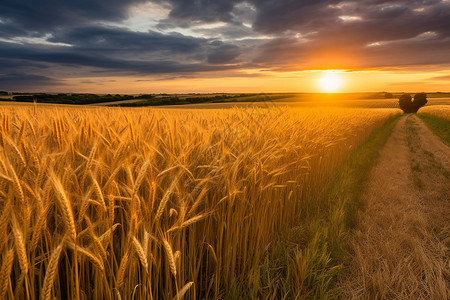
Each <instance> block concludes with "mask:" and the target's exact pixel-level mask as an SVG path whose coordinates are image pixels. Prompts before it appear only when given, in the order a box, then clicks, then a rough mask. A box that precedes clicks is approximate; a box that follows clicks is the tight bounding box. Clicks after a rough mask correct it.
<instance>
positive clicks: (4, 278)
mask: <svg viewBox="0 0 450 300" xmlns="http://www.w3.org/2000/svg"><path fill="white" fill-rule="evenodd" d="M2 257H3V263H2V268H1V269H0V299H5V295H6V292H7V290H8V279H9V276H10V274H11V267H12V265H13V261H14V250H12V249H9V250H8V251H7V252H6V254H5V255H2Z"/></svg>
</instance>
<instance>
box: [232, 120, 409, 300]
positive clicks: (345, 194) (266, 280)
mask: <svg viewBox="0 0 450 300" xmlns="http://www.w3.org/2000/svg"><path fill="white" fill-rule="evenodd" d="M401 116H402V115H397V116H393V117H390V118H389V119H388V120H386V121H385V123H384V124H383V125H382V126H381V127H379V128H377V129H375V130H374V131H373V132H372V133H371V134H370V135H369V136H368V137H367V139H366V140H365V141H364V142H363V143H362V144H361V145H360V146H359V147H357V148H355V149H354V150H353V151H351V152H350V153H349V155H348V157H347V158H346V159H345V160H344V162H343V163H342V164H341V166H340V167H339V168H338V170H337V172H336V175H335V176H334V180H332V183H331V184H330V186H329V187H328V188H326V189H325V192H324V193H323V195H322V196H321V197H319V198H309V199H307V200H306V201H305V203H304V205H305V209H304V211H303V213H302V214H301V215H300V216H299V222H298V225H296V226H294V227H292V228H289V229H286V230H285V231H284V232H281V233H280V234H279V237H278V238H277V239H276V240H275V241H274V242H272V244H271V245H270V246H269V247H268V249H267V255H266V256H265V257H264V259H263V260H262V262H261V264H260V265H259V266H257V267H255V268H254V269H253V270H252V271H251V272H250V274H247V278H245V279H243V281H244V282H243V283H239V284H235V286H234V287H233V289H232V290H231V291H230V292H229V293H228V295H227V297H226V299H238V298H242V297H243V296H244V297H248V298H252V299H255V298H259V299H277V298H283V299H284V298H288V299H336V298H339V295H340V291H339V288H338V287H337V285H336V283H337V281H338V278H339V276H343V275H344V274H345V273H346V265H348V264H347V261H348V259H349V258H348V257H346V256H345V253H346V249H347V237H348V235H349V233H350V230H351V229H352V228H354V226H355V225H356V222H357V220H356V215H357V212H358V211H359V210H360V209H361V208H362V203H361V202H360V196H361V194H362V190H363V188H364V185H365V183H366V181H367V180H368V178H369V174H370V171H371V169H372V168H373V167H374V166H375V164H376V162H377V159H378V157H379V152H380V150H381V149H382V148H383V146H384V145H385V144H386V142H387V140H388V138H389V137H390V135H391V133H392V132H393V130H394V128H395V125H396V124H397V122H398V121H399V119H400V118H401Z"/></svg>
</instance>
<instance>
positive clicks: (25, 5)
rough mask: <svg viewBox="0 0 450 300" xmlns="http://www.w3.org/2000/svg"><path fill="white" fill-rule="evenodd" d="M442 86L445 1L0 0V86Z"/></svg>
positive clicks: (449, 49) (162, 89) (178, 89)
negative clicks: (327, 80) (331, 78)
mask: <svg viewBox="0 0 450 300" xmlns="http://www.w3.org/2000/svg"><path fill="white" fill-rule="evenodd" d="M330 73H332V74H335V75H336V74H337V76H339V78H340V80H341V81H342V86H341V88H340V89H339V91H340V92H363V91H391V92H400V91H410V92H419V91H426V92H431V91H450V84H449V83H450V0H422V1H416V0H397V1H386V0H355V1H351V0H350V1H333V0H327V1H325V0H246V1H241V0H152V1H149V0H128V1H126V0H108V1H105V0H59V1H55V0H39V1H38V0H1V1H0V90H7V91H25V92H38V91H40V92H92V93H197V92H199V93H209V92H258V93H259V92H321V91H323V90H321V87H320V79H321V78H322V77H323V76H324V75H326V74H330Z"/></svg>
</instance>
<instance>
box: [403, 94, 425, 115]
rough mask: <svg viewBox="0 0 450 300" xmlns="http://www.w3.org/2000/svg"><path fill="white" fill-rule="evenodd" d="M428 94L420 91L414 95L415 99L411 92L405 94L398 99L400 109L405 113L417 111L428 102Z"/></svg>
mask: <svg viewBox="0 0 450 300" xmlns="http://www.w3.org/2000/svg"><path fill="white" fill-rule="evenodd" d="M427 102H428V100H427V94H425V93H418V94H416V95H415V96H414V101H412V98H411V95H410V94H403V95H401V96H400V98H399V99H398V104H399V106H400V109H401V110H403V112H405V113H416V112H417V111H418V110H419V108H421V107H422V106H424V105H425V104H427Z"/></svg>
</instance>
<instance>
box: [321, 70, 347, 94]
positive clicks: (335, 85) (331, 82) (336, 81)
mask: <svg viewBox="0 0 450 300" xmlns="http://www.w3.org/2000/svg"><path fill="white" fill-rule="evenodd" d="M319 85H320V88H321V89H322V91H324V92H327V93H330V92H336V91H337V90H339V89H340V88H341V86H342V78H341V76H339V74H336V73H329V74H325V75H323V76H322V77H320V79H319Z"/></svg>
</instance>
